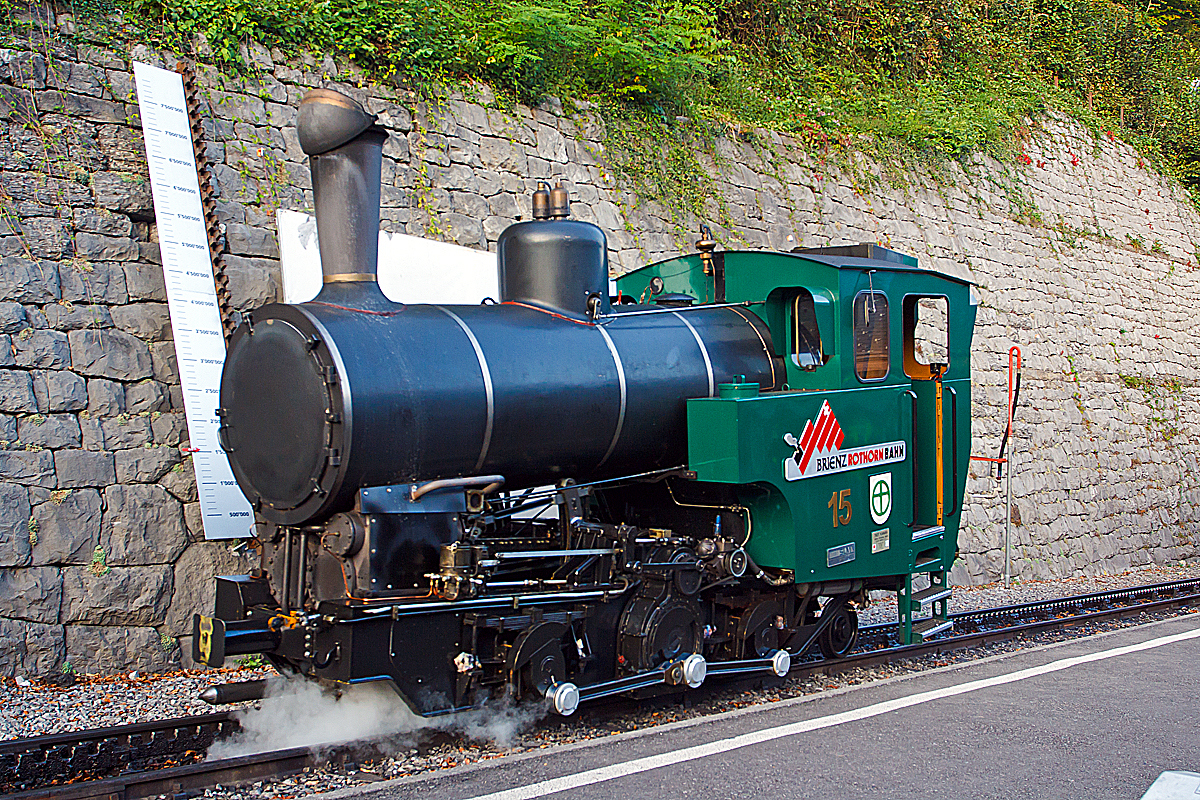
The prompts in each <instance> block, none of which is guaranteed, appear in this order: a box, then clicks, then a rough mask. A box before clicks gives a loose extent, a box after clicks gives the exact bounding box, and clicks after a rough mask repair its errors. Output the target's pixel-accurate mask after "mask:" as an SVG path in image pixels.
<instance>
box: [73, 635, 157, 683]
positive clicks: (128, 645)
mask: <svg viewBox="0 0 1200 800" xmlns="http://www.w3.org/2000/svg"><path fill="white" fill-rule="evenodd" d="M65 631H66V658H67V661H68V662H70V664H71V666H72V667H73V668H74V670H75V671H76V672H83V673H96V674H107V673H113V672H127V671H129V670H140V671H142V672H160V671H162V670H165V669H172V668H177V667H178V658H179V650H178V648H177V647H176V646H175V642H174V640H171V641H170V642H164V641H163V640H162V639H161V638H160V637H159V635H158V631H156V630H155V629H154V628H128V627H115V626H106V625H68V626H66V628H65Z"/></svg>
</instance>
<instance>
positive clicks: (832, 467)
mask: <svg viewBox="0 0 1200 800" xmlns="http://www.w3.org/2000/svg"><path fill="white" fill-rule="evenodd" d="M845 440H846V432H845V431H843V430H842V426H841V425H839V424H838V421H837V417H836V416H835V415H834V413H833V407H832V406H830V405H829V401H828V400H826V401H825V402H824V403H822V404H821V410H820V411H819V412H817V416H816V418H815V419H810V420H808V422H807V423H806V424H805V426H804V432H803V433H802V434H801V435H800V438H799V439H797V438H796V437H795V436H793V435H792V434H791V433H785V434H784V435H783V441H784V442H786V443H787V444H788V446H789V447H791V448H792V450H793V453H792V455H790V456H788V457H787V458H785V459H784V460H783V477H784V478H786V479H787V480H789V481H798V480H800V479H801V478H812V477H815V476H817V475H830V474H833V473H835V472H845V471H846V470H851V469H859V468H861V467H870V466H874V465H876V464H891V463H894V462H896V461H903V460H904V458H905V455H906V453H907V448H906V447H905V444H904V441H903V440H900V441H896V442H886V443H884V444H874V445H867V446H866V447H855V448H852V449H849V450H842V449H841V448H842V442H844V441H845Z"/></svg>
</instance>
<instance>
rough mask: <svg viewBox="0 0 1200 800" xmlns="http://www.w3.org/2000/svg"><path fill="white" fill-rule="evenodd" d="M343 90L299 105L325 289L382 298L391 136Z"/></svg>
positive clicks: (320, 93) (317, 93)
mask: <svg viewBox="0 0 1200 800" xmlns="http://www.w3.org/2000/svg"><path fill="white" fill-rule="evenodd" d="M374 123H375V116H374V115H372V114H368V113H367V112H366V110H365V109H363V107H362V106H360V105H359V104H358V103H356V102H354V101H353V100H351V99H350V98H349V97H346V96H345V95H344V94H341V93H340V92H335V91H332V90H329V89H313V90H312V91H310V92H309V93H308V94H306V95H305V96H304V99H303V100H301V101H300V114H299V119H298V121H297V123H296V129H297V133H298V134H299V136H300V148H301V149H302V150H303V151H304V152H305V153H306V154H307V155H308V157H309V166H310V169H311V170H312V184H313V199H314V205H315V207H316V215H317V242H318V245H319V247H320V251H321V272H322V273H323V275H324V283H325V285H324V287H323V288H322V290H321V294H320V295H319V297H326V296H328V295H330V294H334V295H338V296H342V297H344V298H345V296H346V295H347V294H349V295H350V298H345V299H351V298H353V299H359V300H365V299H367V298H373V299H384V298H383V294H382V292H380V291H379V284H378V282H377V280H376V275H377V270H378V262H379V194H380V179H381V172H382V165H383V143H384V140H386V139H387V132H386V131H384V130H383V129H382V128H379V127H377V126H376V125H375V124H374Z"/></svg>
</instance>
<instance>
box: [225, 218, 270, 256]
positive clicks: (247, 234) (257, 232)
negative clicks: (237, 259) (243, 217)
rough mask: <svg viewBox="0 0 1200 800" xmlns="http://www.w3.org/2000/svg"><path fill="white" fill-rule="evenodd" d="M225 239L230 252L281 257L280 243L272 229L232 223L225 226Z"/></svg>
mask: <svg viewBox="0 0 1200 800" xmlns="http://www.w3.org/2000/svg"><path fill="white" fill-rule="evenodd" d="M225 228H226V229H225V241H226V243H227V246H228V247H229V252H230V253H232V254H234V255H238V256H258V257H262V258H279V244H278V242H277V241H276V240H275V234H274V232H272V231H269V230H265V229H263V228H252V227H250V226H249V225H242V224H240V223H236V222H233V223H230V224H228V225H226V226H225Z"/></svg>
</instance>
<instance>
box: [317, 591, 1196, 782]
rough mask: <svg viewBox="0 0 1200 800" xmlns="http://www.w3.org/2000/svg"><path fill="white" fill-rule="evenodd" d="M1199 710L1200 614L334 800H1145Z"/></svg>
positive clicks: (1187, 751) (1189, 756)
mask: <svg viewBox="0 0 1200 800" xmlns="http://www.w3.org/2000/svg"><path fill="white" fill-rule="evenodd" d="M1198 700H1200V614H1198V615H1192V616H1190V617H1185V618H1182V619H1173V620H1168V621H1165V622H1160V623H1155V624H1151V625H1145V626H1140V627H1137V628H1130V629H1126V630H1123V631H1119V632H1116V633H1112V634H1106V635H1100V636H1095V637H1089V638H1086V639H1080V640H1076V641H1072V642H1069V643H1064V644H1059V645H1053V646H1049V647H1044V648H1039V649H1037V650H1031V651H1026V652H1022V653H1018V654H1014V655H1009V656H1002V657H996V658H991V659H987V660H983V661H977V662H973V663H970V664H964V665H958V666H955V667H951V668H945V669H942V670H938V671H935V672H927V673H922V674H920V675H916V676H912V677H908V678H906V679H897V680H890V681H885V682H880V683H876V684H869V685H865V686H859V687H853V688H850V689H845V690H837V691H832V692H828V693H824V694H821V695H818V696H813V697H808V698H800V699H797V700H791V701H784V702H780V703H775V704H771V705H768V706H765V707H759V708H757V709H745V710H742V711H736V712H730V713H728V714H722V715H717V716H714V717H709V718H706V719H704V720H689V721H687V722H683V723H676V724H674V725H670V726H663V727H661V728H657V729H651V730H649V731H639V732H635V733H632V734H623V735H620V736H612V737H609V738H606V739H603V740H594V741H591V742H586V743H582V744H578V745H569V746H564V747H560V748H552V749H547V750H541V751H537V752H534V753H524V754H521V755H518V756H514V757H510V758H505V759H497V760H494V761H489V762H484V763H482V764H476V765H469V766H466V767H461V768H456V769H451V770H446V771H444V772H438V773H432V774H426V775H422V776H414V777H413V778H403V779H399V780H395V781H389V782H387V783H378V784H373V785H370V786H367V787H356V788H353V789H343V790H340V791H338V792H334V793H332V794H331V795H327V796H326V797H331V798H332V797H335V796H336V797H344V798H350V797H352V798H355V799H356V800H360V799H361V800H406V799H407V798H422V800H432V799H433V798H436V800H468V798H483V797H486V798H487V800H526V799H528V798H541V797H549V798H556V799H557V798H566V797H570V798H571V799H572V800H601V798H603V799H604V800H607V799H608V798H613V797H618V798H643V797H649V798H656V799H661V798H676V797H678V798H754V799H755V800H768V799H773V798H789V799H791V798H810V797H811V798H829V799H830V800H841V799H843V798H845V799H847V800H848V799H849V798H873V799H874V798H901V797H902V798H913V797H925V798H1005V800H1013V799H1015V798H1038V800H1075V799H1076V798H1078V800H1099V798H1135V799H1136V798H1140V797H1141V796H1142V794H1143V793H1144V792H1145V791H1146V790H1147V788H1148V787H1149V786H1150V784H1151V783H1153V782H1154V780H1155V778H1157V777H1158V775H1159V773H1161V772H1163V771H1164V770H1192V771H1200V702H1198ZM1197 797H1198V800H1200V795H1198V796H1197Z"/></svg>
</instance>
